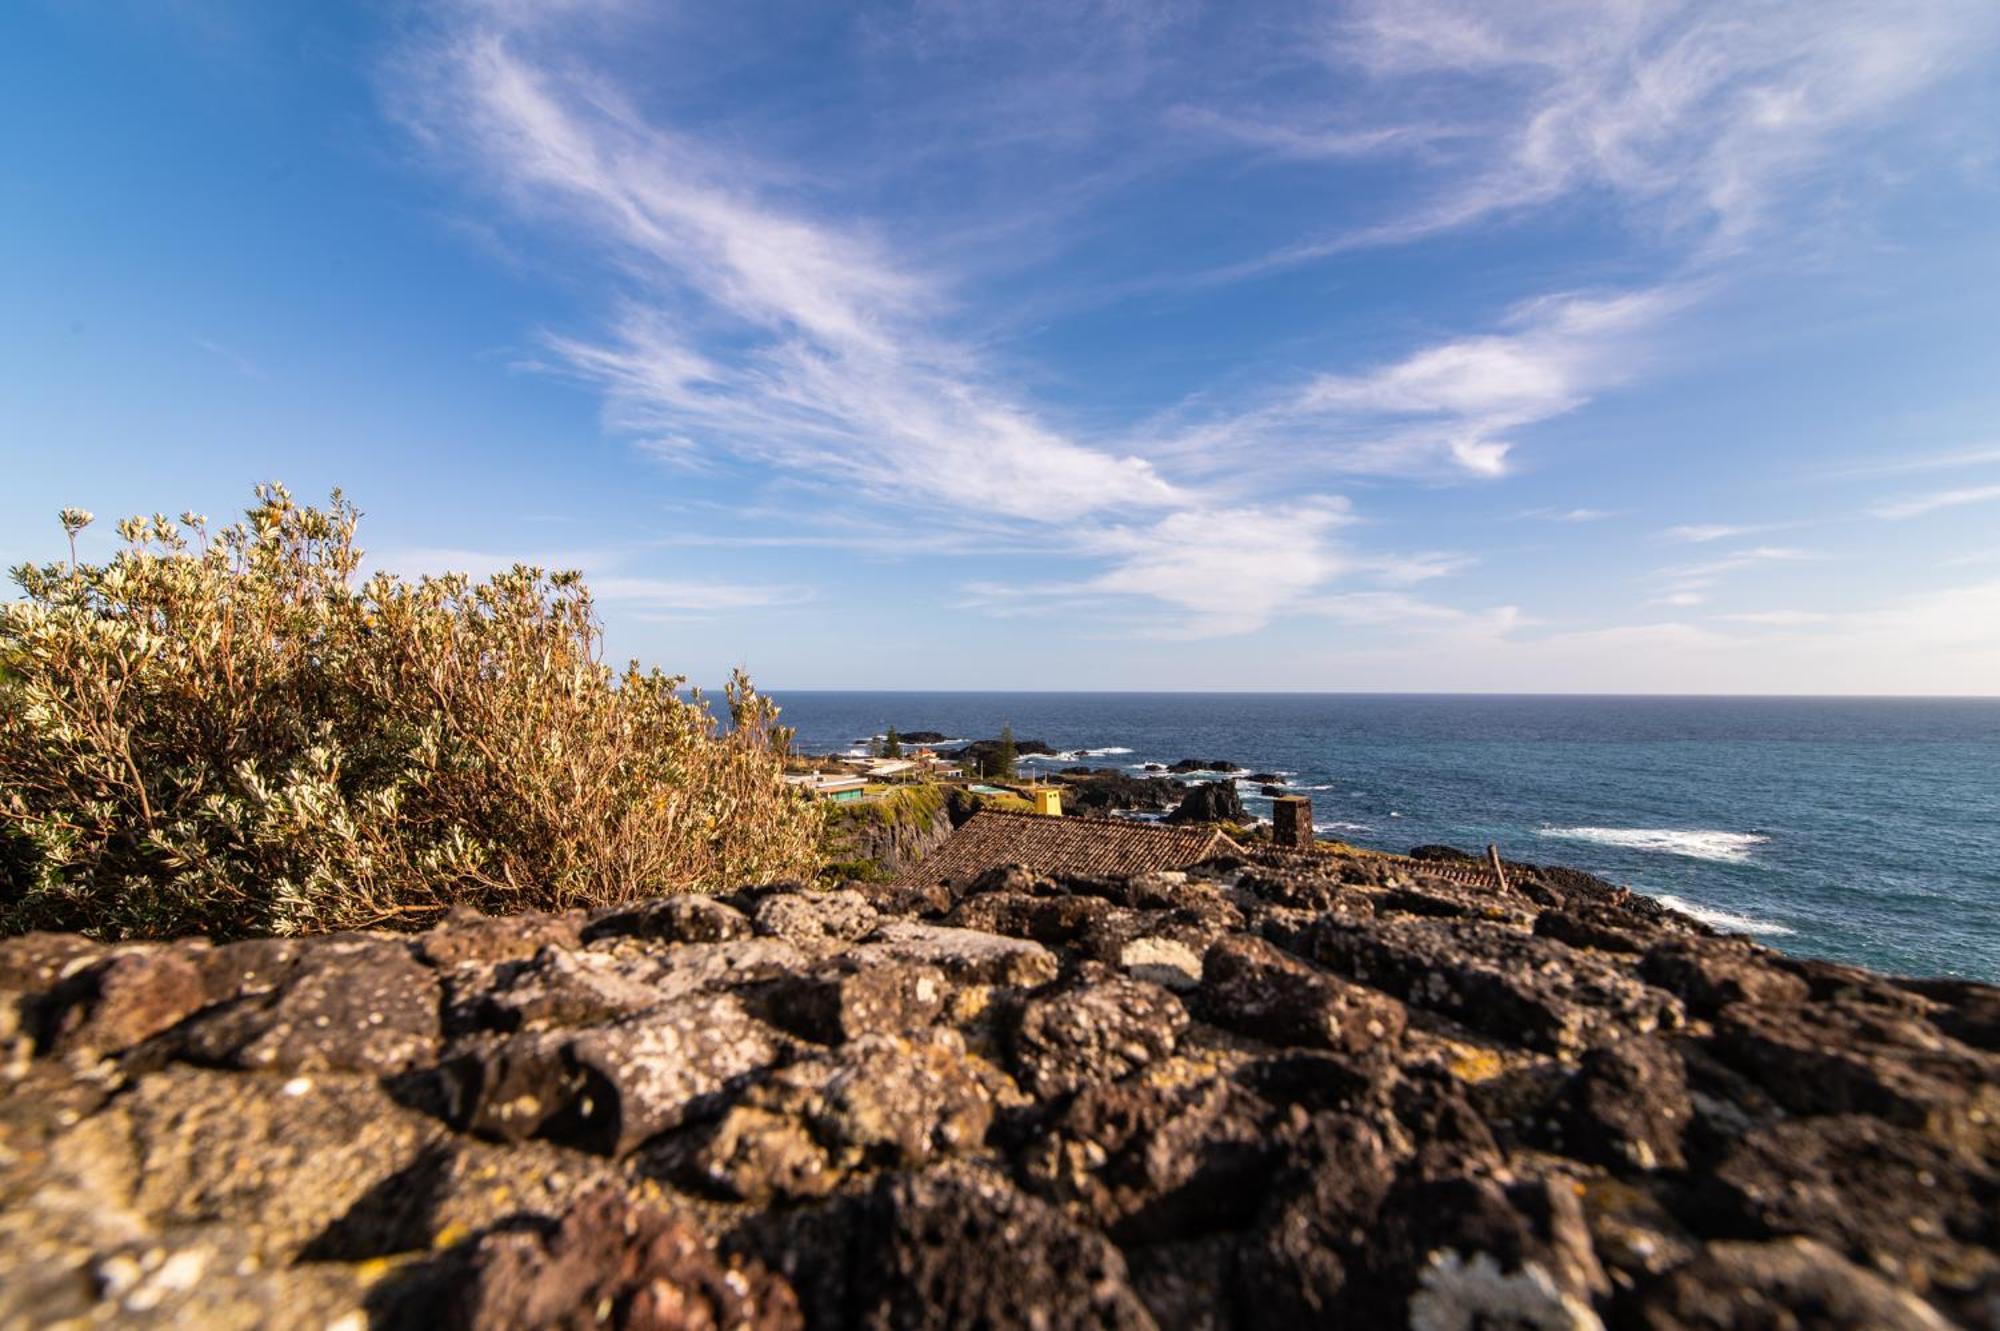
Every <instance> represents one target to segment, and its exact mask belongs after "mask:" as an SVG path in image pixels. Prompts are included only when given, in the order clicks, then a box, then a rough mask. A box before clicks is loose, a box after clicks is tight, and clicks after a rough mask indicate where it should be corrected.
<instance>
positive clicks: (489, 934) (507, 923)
mask: <svg viewBox="0 0 2000 1331" xmlns="http://www.w3.org/2000/svg"><path fill="white" fill-rule="evenodd" d="M578 941H579V929H578V926H577V921H575V920H574V919H571V918H570V917H568V916H564V915H482V914H480V913H479V912H478V911H476V910H473V909H472V908H471V907H469V906H461V907H459V908H457V909H455V910H453V911H452V912H451V913H450V914H448V915H446V916H445V917H444V919H442V920H440V921H439V922H438V924H437V926H436V927H435V928H433V929H431V930H430V931H429V932H427V933H424V934H420V935H418V937H417V951H418V953H419V954H420V955H421V956H422V957H423V959H424V960H425V961H428V962H429V963H430V964H431V965H433V966H440V967H442V966H456V965H459V964H461V963H463V962H468V961H475V962H487V963H493V962H501V961H526V960H527V959H528V958H530V957H532V956H534V955H535V954H536V953H538V952H540V951H542V949H544V948H573V947H575V946H576V945H577V943H578Z"/></svg>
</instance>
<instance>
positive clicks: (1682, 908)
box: [1658, 893, 1793, 934]
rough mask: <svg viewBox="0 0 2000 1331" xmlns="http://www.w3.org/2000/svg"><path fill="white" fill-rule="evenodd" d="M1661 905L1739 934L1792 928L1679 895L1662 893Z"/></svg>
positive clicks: (1785, 930) (1776, 932)
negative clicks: (1702, 903)
mask: <svg viewBox="0 0 2000 1331" xmlns="http://www.w3.org/2000/svg"><path fill="white" fill-rule="evenodd" d="M1658 900H1659V903H1660V904H1661V905H1662V906H1671V907H1672V908H1673V909H1675V910H1677V911H1679V912H1680V913H1681V914H1683V915H1692V916H1694V917H1695V918H1696V919H1697V920H1700V921H1701V922H1702V923H1703V924H1705V925H1707V926H1708V927H1709V928H1711V929H1728V930H1731V931H1732V932H1735V933H1741V934H1788V933H1792V932H1793V930H1792V929H1790V928H1788V927H1787V926H1785V925H1782V924H1775V923H1773V922H1772V921H1770V920H1760V919H1757V918H1756V917H1755V916H1752V915H1738V914H1736V913H1735V912H1734V911H1727V910H1716V909H1715V908H1714V907H1712V906H1703V905H1698V904H1696V903H1695V902H1692V901H1688V900H1686V899H1684V898H1681V897H1671V896H1667V895H1665V894H1664V893H1663V894H1661V896H1660V897H1659V898H1658Z"/></svg>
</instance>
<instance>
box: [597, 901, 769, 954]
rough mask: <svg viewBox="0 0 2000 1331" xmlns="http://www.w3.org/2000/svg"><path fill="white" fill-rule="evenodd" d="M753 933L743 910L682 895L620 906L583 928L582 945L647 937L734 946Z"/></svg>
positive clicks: (669, 941) (663, 940)
mask: <svg viewBox="0 0 2000 1331" xmlns="http://www.w3.org/2000/svg"><path fill="white" fill-rule="evenodd" d="M753 932H755V931H754V930H753V929H752V927H751V924H750V921H749V919H748V917H746V916H745V915H744V914H743V912H742V911H740V910H737V909H736V908H735V907H734V906H731V905H729V904H728V903H726V902H721V901H717V900H716V899H715V898H714V897H703V896H695V895H693V894H692V893H683V894H682V895H680V896H672V897H657V898H655V899H653V900H651V901H641V902H639V903H637V904H636V905H631V906H620V907H618V908H616V909H614V910H610V911H606V912H605V913H603V914H601V915H599V916H597V917H596V918H594V919H593V920H591V922H590V923H589V924H588V925H586V926H585V927H584V930H583V938H584V941H585V942H594V941H596V940H597V939H600V938H647V939H657V940H658V941H660V942H663V943H733V942H735V941H737V940H738V939H743V938H748V937H750V935H751V934H752V933H753Z"/></svg>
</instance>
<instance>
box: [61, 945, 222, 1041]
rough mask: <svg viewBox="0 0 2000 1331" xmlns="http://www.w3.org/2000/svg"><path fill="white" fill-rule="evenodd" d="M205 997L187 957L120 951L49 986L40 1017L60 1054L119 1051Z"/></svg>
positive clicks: (161, 1028) (190, 1009)
mask: <svg viewBox="0 0 2000 1331" xmlns="http://www.w3.org/2000/svg"><path fill="white" fill-rule="evenodd" d="M207 998H208V994H207V988H206V986H205V985H204V984H203V981H202V973H201V969H200V967H198V966H197V965H196V964H195V962H194V961H193V960H191V959H190V958H188V957H187V956H184V955H182V954H181V953H178V952H169V951H164V950H157V949H144V950H137V949H135V950H126V949H120V950H119V951H116V952H113V953H112V954H111V955H110V956H108V957H105V958H104V959H103V960H101V961H97V962H94V963H92V964H90V965H88V966H86V967H84V968H83V969H82V970H80V971H77V972H76V973H75V974H74V975H72V976H71V977H70V978H69V979H67V980H65V981H64V982H62V983H61V984H59V985H57V986H56V987H55V989H54V992H53V993H52V994H51V995H50V997H49V1000H48V1002H47V1004H46V1005H45V1009H46V1010H45V1011H44V1013H43V1015H42V1021H43V1023H44V1024H45V1026H46V1036H45V1041H46V1043H47V1044H48V1045H49V1046H50V1047H51V1048H53V1049H55V1050H56V1051H58V1052H60V1053H75V1052H79V1051H87V1052H89V1053H92V1054H100V1055H101V1054H116V1053H122V1052H123V1051H125V1050H127V1049H130V1048H131V1047H132V1046H133V1045H136V1044H138V1043H139V1042H140V1041H142V1040H145V1039H147V1038H148V1037H150V1036H153V1035H157V1034H158V1033H159V1032H161V1031H164V1030H166V1029H167V1028H168V1027H170V1026H172V1025H174V1024H176V1023H177V1022H179V1021H180V1020H181V1019H182V1018H184V1017H186V1016H188V1015H189V1014H190V1013H193V1012H195V1011H197V1010H198V1009H200V1008H201V1007H202V1006H204V1005H205V1003H206V1002H207Z"/></svg>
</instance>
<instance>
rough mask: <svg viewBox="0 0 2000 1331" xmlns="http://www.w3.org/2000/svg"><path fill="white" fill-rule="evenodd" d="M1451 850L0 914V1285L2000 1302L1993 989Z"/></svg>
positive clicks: (1035, 1305) (322, 1299)
mask: <svg viewBox="0 0 2000 1331" xmlns="http://www.w3.org/2000/svg"><path fill="white" fill-rule="evenodd" d="M1420 869H1421V866H1418V865H1414V864H1408V863H1403V864H1394V863H1390V862H1386V861H1381V860H1358V859H1357V860H1341V859H1334V858H1319V859H1307V858H1292V859H1288V860H1285V859H1277V858H1264V859H1253V860H1252V861H1250V862H1241V861H1235V862H1227V863H1221V864H1216V865H1213V866H1209V867H1208V868H1206V869H1204V870H1202V871H1198V872H1196V873H1195V874H1193V875H1191V876H1183V875H1159V876H1153V877H1149V878H1143V879H1136V880H1130V881H1119V882H1053V881H1049V880H1046V879H1037V878H1034V877H1032V876H1030V875H1028V874H1026V873H1025V872H1023V871H1020V870H1002V871H997V872H995V873H992V874H989V875H988V876H987V877H986V878H984V879H982V880H981V881H980V882H979V883H978V884H977V885H976V886H975V887H974V888H973V889H972V890H970V891H969V892H967V893H965V894H964V895H962V896H960V897H958V898H956V899H950V898H947V897H946V896H944V895H942V894H941V893H940V894H937V895H932V896H922V895H915V894H911V893H908V892H901V893H899V892H898V891H897V890H896V889H879V888H878V889H870V891H871V892H872V893H873V895H872V896H871V895H864V894H863V893H862V892H860V891H854V890H848V891H836V892H810V891H806V890H804V889H802V888H797V887H790V888H785V887H778V888H764V889H758V890H752V891H745V892H743V893H741V894H739V895H737V896H734V897H731V898H727V899H703V898H693V897H681V898H673V899H667V900H660V901H653V902H647V903H644V904H641V905H637V906H633V907H629V908H624V909H620V910H617V911H615V912H612V913H608V914H600V915H597V916H594V917H585V916H583V915H566V916H520V917H513V918H505V919H486V918H480V917H477V916H467V917H464V918H459V917H453V918H451V919H448V920H446V921H445V922H444V923H443V924H441V925H440V926H439V927H437V928H436V929H434V930H432V931H431V932H428V933H425V934H420V935H414V936H411V935H387V934H356V935H345V936H339V937H331V938H324V939H316V940H306V941H293V940H269V941H251V942H240V943H231V944H227V945H221V946H210V945H208V944H206V943H203V942H199V941H186V942H180V943H174V944H169V945H140V946H121V947H107V946H104V945H101V944H98V943H94V942H91V941H89V940H86V939H82V938H76V937H70V936H57V935H33V936H29V937H24V938H16V939H11V940H7V941H5V942H0V1043H4V1045H5V1047H6V1050H7V1055H8V1056H7V1067H6V1069H5V1075H4V1080H0V1322H4V1324H5V1325H7V1326H88V1325H99V1324H112V1323H116V1324H119V1325H133V1326H149V1325H167V1324H175V1325H190V1326H201V1327H251V1326H302V1327H324V1328H338V1329H339V1331H360V1328H364V1327H376V1326H390V1327H394V1326H409V1327H430V1326H437V1325H453V1326H460V1327H477V1328H501V1327H519V1328H540V1327H576V1328H581V1327H595V1326H623V1327H649V1328H690V1329H692V1328H735V1327H754V1328H774V1329H775V1328H787V1327H797V1326H811V1327H834V1328H847V1327H855V1328H863V1327H866V1328H887V1327H899V1328H900V1327H983V1328H995V1329H997V1328H1011V1327H1034V1328H1043V1329H1047V1331H1055V1329H1057V1328H1065V1327H1098V1326H1103V1327H1119V1328H1134V1329H1137V1328H1147V1327H1154V1326H1159V1327H1216V1328H1253V1327H1302V1326H1352V1327H1403V1326H1409V1327H1413V1328H1420V1329H1422V1331H1471V1329H1472V1328H1516V1327H1518V1328H1588V1327H1596V1326H1599V1325H1600V1324H1602V1325H1606V1326H1631V1327H1648V1328H1661V1329H1665V1328H1721V1327H1734V1328H1768V1329H1770V1331H1777V1329H1778V1328H1853V1331H1863V1329H1864V1328H1866V1329H1868V1331H1882V1329H1885V1328H1886V1329H1891V1331H1893V1329H1895V1328H1930V1327H1939V1326H1945V1325H1950V1324H1953V1323H1957V1324H1962V1325H1967V1326H1980V1327H1984V1326H1991V1325H1994V1324H1996V1322H2000V1256H1996V1251H1995V1249H1996V1246H2000V1218H1996V1217H2000V1186H1996V1173H1995V1160H1996V1151H2000V1055H1996V1053H1995V1050H1996V1048H2000V1044H1997V1043H1996V1042H2000V991H1996V990H1994V989H1991V988H1987V987H1984V986H1979V985H1972V984H1963V983H1954V982H1946V981H1934V982H1920V981H1903V980H1895V979H1890V978H1886V977H1883V976H1878V975H1873V974H1869V973H1866V972H1862V971H1858V970H1853V969H1849V968H1846V967H1841V966H1835V965H1829V964H1823V963H1817V962H1807V961H1796V960H1792V959H1788V958H1785V957H1782V956H1779V955H1776V954H1773V953H1770V952H1767V951H1764V950H1762V949H1760V948H1757V947H1755V946H1753V945H1751V944H1749V943H1748V942H1745V941H1742V940H1738V939H1732V938H1723V937H1716V936H1713V935H1711V934H1710V933H1709V932H1708V931H1706V930H1704V929H1703V928H1702V927H1701V926H1699V925H1697V924H1695V923H1693V922H1692V921H1689V920H1687V919H1685V918H1683V917H1680V916H1677V915H1675V914H1673V913H1672V912H1670V911H1666V910H1664V909H1663V908H1661V907H1659V906H1658V905H1657V904H1655V903H1653V902H1650V901H1648V900H1646V899H1644V898H1640V897H1635V896H1631V895H1629V894H1626V893H1624V892H1621V891H1618V890H1616V889H1613V888H1610V887H1608V886H1606V885H1604V884H1601V883H1598V882H1596V881H1595V880H1591V879H1587V878H1585V877H1584V876H1582V875H1578V874H1570V873H1564V872H1562V871H1548V872H1539V873H1531V872H1529V871H1527V870H1526V869H1516V870H1515V872H1514V879H1515V881H1514V884H1513V887H1512V888H1511V889H1510V890H1509V891H1507V892H1505V893H1498V892H1495V891H1492V890H1475V889H1470V888H1465V887H1459V886H1454V885H1452V884H1451V883H1449V882H1447V881H1445V880H1444V879H1442V878H1434V877H1430V876H1428V875H1426V874H1424V873H1422V872H1420Z"/></svg>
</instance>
